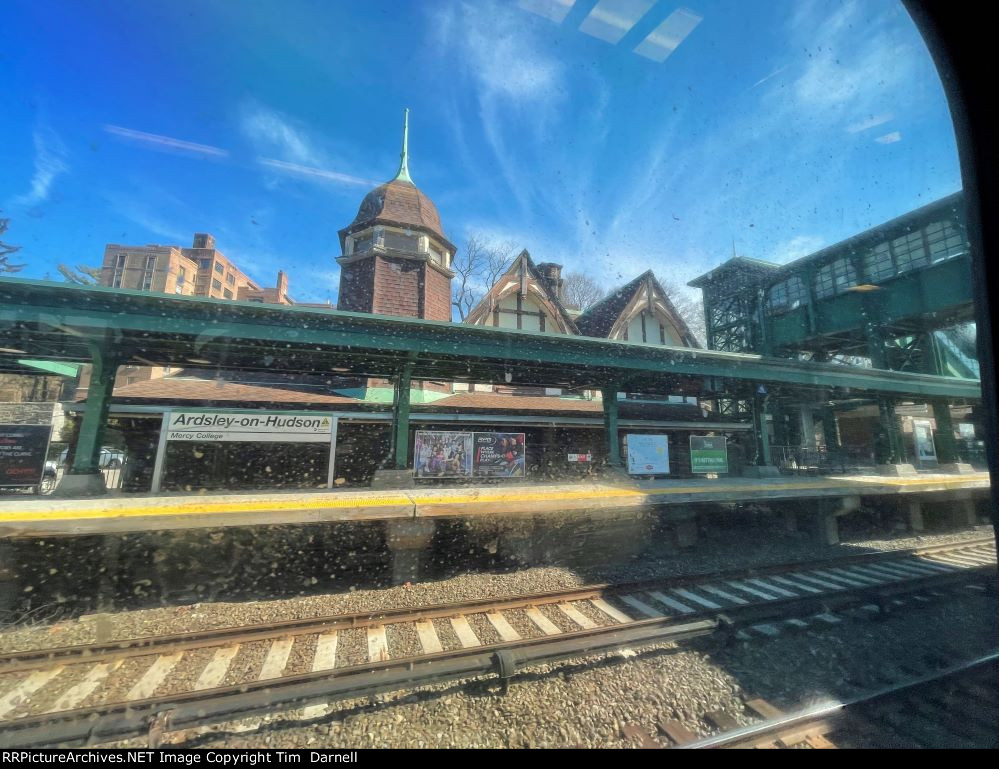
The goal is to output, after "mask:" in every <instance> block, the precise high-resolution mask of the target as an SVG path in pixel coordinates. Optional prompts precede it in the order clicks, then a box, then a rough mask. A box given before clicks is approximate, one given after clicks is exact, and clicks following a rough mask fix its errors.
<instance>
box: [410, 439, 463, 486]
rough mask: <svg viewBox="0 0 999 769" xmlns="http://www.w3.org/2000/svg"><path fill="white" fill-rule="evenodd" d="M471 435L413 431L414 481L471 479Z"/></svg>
mask: <svg viewBox="0 0 999 769" xmlns="http://www.w3.org/2000/svg"><path fill="white" fill-rule="evenodd" d="M472 435H473V434H472V433H451V432H447V433H445V432H434V431H430V430H417V431H416V441H415V442H414V444H413V474H414V475H415V476H416V477H417V478H471V477H472V456H473V453H472Z"/></svg>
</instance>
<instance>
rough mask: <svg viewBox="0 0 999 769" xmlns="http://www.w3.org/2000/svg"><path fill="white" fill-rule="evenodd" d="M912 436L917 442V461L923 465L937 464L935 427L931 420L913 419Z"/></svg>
mask: <svg viewBox="0 0 999 769" xmlns="http://www.w3.org/2000/svg"><path fill="white" fill-rule="evenodd" d="M912 437H913V438H914V440H915V443H916V461H917V462H918V463H919V464H921V465H935V464H937V448H936V446H935V445H934V444H933V427H932V425H931V423H930V420H928V419H913V420H912Z"/></svg>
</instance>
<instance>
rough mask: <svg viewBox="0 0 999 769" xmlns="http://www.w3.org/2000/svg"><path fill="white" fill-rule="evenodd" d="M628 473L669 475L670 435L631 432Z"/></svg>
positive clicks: (627, 438)
mask: <svg viewBox="0 0 999 769" xmlns="http://www.w3.org/2000/svg"><path fill="white" fill-rule="evenodd" d="M626 440H627V442H628V474H629V475H669V436H667V435H640V434H636V433H629V434H628V435H627V436H626Z"/></svg>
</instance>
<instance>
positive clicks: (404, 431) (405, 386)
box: [392, 363, 413, 470]
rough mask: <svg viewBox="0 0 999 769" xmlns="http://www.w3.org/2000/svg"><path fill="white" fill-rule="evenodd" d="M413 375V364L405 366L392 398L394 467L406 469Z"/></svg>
mask: <svg viewBox="0 0 999 769" xmlns="http://www.w3.org/2000/svg"><path fill="white" fill-rule="evenodd" d="M412 375H413V364H412V363H407V364H406V365H405V366H403V369H402V371H400V372H399V376H398V377H396V382H395V397H394V398H393V399H392V453H393V455H394V459H395V461H394V463H393V464H394V467H395V468H396V469H397V470H405V469H406V467H407V466H408V465H409V388H410V384H411V380H412Z"/></svg>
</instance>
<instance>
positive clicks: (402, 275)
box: [372, 256, 424, 318]
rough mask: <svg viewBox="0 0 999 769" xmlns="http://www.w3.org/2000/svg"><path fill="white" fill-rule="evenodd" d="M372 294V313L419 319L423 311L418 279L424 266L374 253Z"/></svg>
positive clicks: (420, 277) (421, 275)
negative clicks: (373, 290) (373, 285)
mask: <svg viewBox="0 0 999 769" xmlns="http://www.w3.org/2000/svg"><path fill="white" fill-rule="evenodd" d="M374 262H375V296H374V306H373V308H372V312H374V313H375V314H377V315H400V316H403V317H407V318H419V317H422V315H423V313H422V310H423V301H422V300H423V297H422V293H423V292H422V285H421V284H422V282H423V281H422V278H423V270H424V265H423V264H421V263H420V262H412V261H409V260H406V259H386V258H384V257H381V256H377V257H375V259H374Z"/></svg>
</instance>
